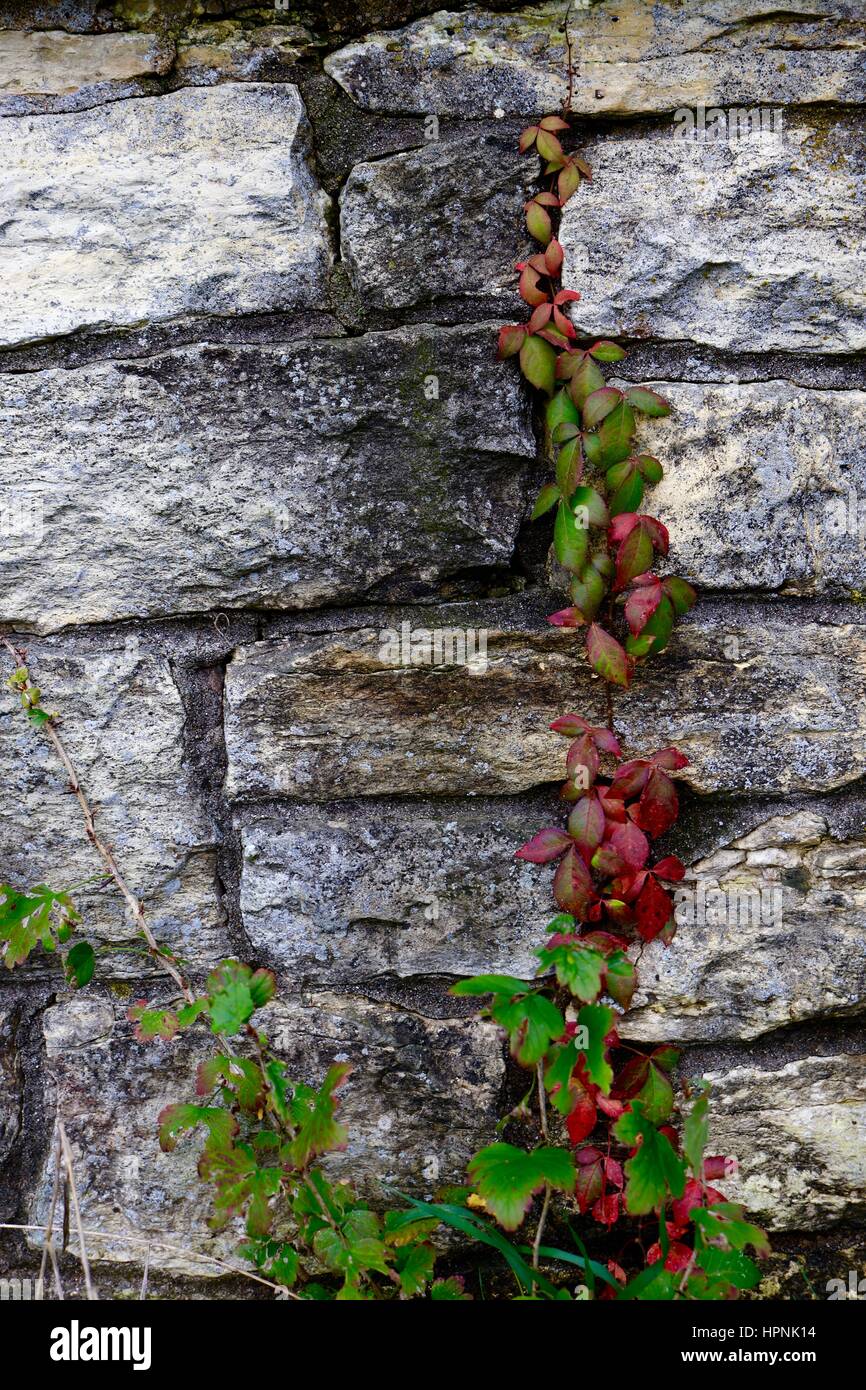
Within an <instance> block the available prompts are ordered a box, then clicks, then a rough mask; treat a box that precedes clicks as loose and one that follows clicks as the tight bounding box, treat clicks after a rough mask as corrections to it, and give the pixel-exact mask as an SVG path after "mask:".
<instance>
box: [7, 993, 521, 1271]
mask: <svg viewBox="0 0 866 1390" xmlns="http://www.w3.org/2000/svg"><path fill="white" fill-rule="evenodd" d="M259 1017H260V1018H261V1022H262V1026H264V1027H265V1028H266V1029H267V1031H268V1033H269V1035H270V1037H271V1040H272V1043H273V1045H274V1046H275V1048H276V1049H277V1050H278V1052H279V1053H280V1055H281V1056H283V1057H284V1058H285V1060H286V1061H287V1062H288V1064H289V1066H290V1067H291V1068H293V1069H294V1071H293V1074H294V1075H295V1076H296V1077H297V1079H298V1080H305V1081H307V1082H314V1081H318V1080H321V1077H322V1075H323V1074H324V1071H325V1070H326V1068H327V1067H329V1066H330V1065H331V1064H332V1063H333V1062H334V1061H335V1060H343V1061H349V1062H351V1063H353V1064H354V1070H353V1073H352V1075H351V1076H350V1078H349V1081H348V1082H347V1083H346V1085H345V1086H344V1088H343V1089H342V1091H341V1096H342V1097H343V1099H342V1103H341V1115H340V1117H341V1119H342V1120H343V1121H344V1122H345V1123H346V1124H347V1126H348V1127H349V1130H350V1135H351V1138H350V1142H349V1147H348V1149H347V1150H346V1151H345V1152H344V1153H342V1154H339V1155H333V1156H332V1158H329V1159H328V1160H327V1163H328V1166H329V1170H333V1171H334V1172H335V1173H340V1174H342V1175H345V1176H347V1177H348V1176H351V1178H352V1180H353V1181H355V1182H357V1183H358V1184H359V1185H360V1187H361V1188H362V1189H364V1190H367V1191H369V1192H371V1193H376V1194H377V1195H378V1196H380V1197H381V1196H382V1185H383V1184H385V1185H396V1186H398V1187H401V1188H404V1189H405V1188H409V1189H410V1190H412V1191H414V1192H416V1193H419V1194H423V1193H424V1192H429V1191H432V1190H433V1189H434V1188H435V1186H436V1185H437V1184H438V1183H440V1182H445V1181H447V1180H449V1179H451V1180H459V1179H460V1178H461V1177H462V1176H463V1172H464V1169H465V1164H466V1160H467V1159H468V1157H469V1156H470V1154H471V1153H472V1152H473V1151H474V1149H475V1148H476V1147H477V1146H478V1144H479V1143H481V1142H483V1141H484V1140H485V1139H486V1138H489V1136H490V1135H491V1134H492V1132H493V1127H494V1125H495V1122H496V1097H497V1093H498V1089H499V1085H500V1082H501V1078H502V1073H503V1062H502V1053H501V1047H500V1043H499V1040H498V1037H497V1036H496V1031H495V1029H494V1028H493V1027H492V1026H491V1025H489V1024H485V1023H481V1022H479V1021H478V1020H476V1019H467V1020H460V1019H456V1018H443V1019H428V1018H424V1017H422V1016H421V1015H419V1014H417V1013H415V1012H407V1011H406V1010H401V1009H398V1008H395V1007H393V1006H390V1005H384V1004H379V1003H375V1004H372V1003H369V1002H367V1001H366V1000H364V999H360V998H351V997H345V996H337V995H333V994H328V993H323V992H320V993H318V994H316V993H313V994H309V995H304V996H303V997H302V998H301V997H289V998H285V999H283V1000H281V1001H280V1002H279V1003H275V1004H273V1005H271V1006H270V1007H269V1009H268V1010H267V1011H266V1012H264V1013H262V1014H261V1015H260V1016H259ZM45 1039H46V1047H47V1058H48V1068H49V1073H50V1077H51V1084H52V1091H53V1097H52V1098H53V1100H54V1103H55V1104H56V1113H57V1114H58V1116H60V1117H61V1118H62V1119H63V1121H64V1123H65V1125H66V1129H67V1133H68V1135H69V1139H70V1143H71V1146H72V1150H73V1155H74V1162H75V1175H76V1183H77V1186H78V1192H79V1199H80V1201H81V1209H82V1216H83V1223H84V1226H85V1228H86V1229H88V1230H90V1231H93V1232H100V1233H103V1238H100V1236H98V1235H91V1236H89V1237H88V1254H89V1255H90V1258H91V1259H92V1260H95V1261H110V1262H127V1261H135V1260H137V1261H138V1262H139V1263H141V1262H142V1259H143V1254H144V1249H145V1248H146V1245H147V1242H148V1240H150V1241H151V1245H150V1260H151V1263H152V1265H153V1267H154V1268H160V1269H164V1270H168V1271H172V1272H174V1273H178V1274H198V1275H202V1274H219V1273H220V1272H221V1271H220V1270H219V1269H218V1268H217V1267H215V1266H208V1265H207V1264H202V1262H201V1261H200V1260H198V1259H196V1258H195V1254H196V1253H198V1254H199V1255H201V1254H212V1255H216V1256H218V1257H221V1258H226V1257H230V1256H231V1252H232V1251H233V1249H234V1248H235V1246H236V1245H237V1243H238V1241H239V1240H240V1239H241V1238H242V1235H243V1228H242V1225H241V1223H237V1224H235V1225H233V1226H231V1227H229V1228H228V1229H227V1231H226V1232H225V1233H224V1234H222V1235H219V1236H214V1235H213V1234H212V1233H210V1232H209V1231H208V1230H207V1226H206V1221H207V1218H208V1216H209V1215H210V1213H211V1210H212V1208H211V1203H210V1195H209V1191H208V1189H207V1188H206V1187H205V1185H204V1184H203V1183H200V1182H199V1181H198V1178H197V1176H196V1172H195V1158H196V1154H197V1152H198V1150H197V1148H196V1144H195V1140H194V1139H192V1140H190V1141H188V1142H187V1141H181V1142H180V1143H179V1145H178V1147H177V1149H176V1150H175V1151H174V1152H173V1153H171V1154H165V1153H162V1152H161V1151H160V1149H159V1146H158V1143H157V1125H156V1120H157V1116H158V1114H159V1112H160V1110H161V1109H162V1108H163V1106H165V1105H166V1104H169V1103H172V1102H175V1101H186V1100H189V1099H191V1098H192V1097H193V1095H194V1087H195V1072H196V1067H197V1064H198V1062H200V1061H201V1060H202V1059H203V1058H205V1057H207V1056H209V1055H210V1053H211V1051H212V1050H213V1048H212V1047H211V1045H210V1044H209V1043H208V1041H207V1038H206V1036H205V1035H204V1034H203V1033H198V1034H197V1035H196V1036H195V1037H194V1036H193V1035H191V1034H190V1035H186V1036H182V1037H181V1038H180V1039H177V1040H175V1042H173V1043H170V1044H168V1043H160V1042H155V1043H149V1044H146V1045H145V1044H138V1043H136V1042H135V1040H134V1039H133V1037H132V1025H131V1024H129V1023H128V1022H127V1021H126V1018H125V1010H124V1009H123V1007H122V1006H120V1005H117V1004H112V1003H111V1002H110V1000H108V999H107V998H104V997H98V996H95V995H92V994H91V995H79V996H74V997H72V998H65V999H63V1000H61V1002H60V1003H58V1004H57V1005H56V1006H55V1007H54V1008H51V1009H49V1010H48V1011H47V1013H46V1016H45ZM52 1181H53V1157H49V1158H48V1159H47V1161H46V1163H45V1166H44V1169H43V1171H42V1173H41V1174H40V1176H39V1178H38V1180H37V1182H36V1185H35V1189H34V1193H33V1197H32V1208H31V1209H32V1220H33V1221H34V1222H42V1223H44V1222H45V1220H46V1219H47V1214H48V1207H49V1204H50V1198H51V1186H52ZM109 1237H115V1238H116V1239H109ZM124 1237H130V1238H132V1239H129V1240H124V1239H123V1238H124ZM161 1242H167V1243H168V1245H169V1246H173V1247H175V1248H174V1249H169V1248H167V1247H166V1246H165V1245H163V1244H161ZM72 1246H73V1249H74V1248H75V1241H74V1238H73V1240H72ZM239 1263H241V1262H240V1261H238V1260H235V1264H239Z"/></svg>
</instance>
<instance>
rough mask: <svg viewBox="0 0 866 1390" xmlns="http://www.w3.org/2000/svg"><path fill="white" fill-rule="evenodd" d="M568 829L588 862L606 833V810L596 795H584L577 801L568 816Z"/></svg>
mask: <svg viewBox="0 0 866 1390" xmlns="http://www.w3.org/2000/svg"><path fill="white" fill-rule="evenodd" d="M568 830H569V834H570V835H572V836H573V837H574V839H575V842H576V844H577V847H578V849H579V850H580V852H581V854H582V855H583V857H584V859H585V860H586V862H587V864H588V863H589V861H590V859H591V858H592V856H593V854H594V853H595V851H596V850H597V849H598V847H599V845H600V844H601V841H602V837H603V835H604V811H603V810H602V809H601V806H600V805H599V803H598V798H597V797H596V796H593V795H592V794H590V795H589V796H582V797H581V799H580V801H578V802H576V803H575V806H574V809H573V810H572V812H571V815H570V816H569V818H568Z"/></svg>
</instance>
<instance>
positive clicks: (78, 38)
mask: <svg viewBox="0 0 866 1390" xmlns="http://www.w3.org/2000/svg"><path fill="white" fill-rule="evenodd" d="M173 56H174V53H173V49H172V48H171V46H169V45H166V44H164V43H162V42H161V41H160V40H159V39H158V38H157V36H156V35H155V34H88V35H80V34H67V33H64V32H63V31H62V30H60V29H56V30H52V31H49V32H47V33H45V32H36V33H22V32H20V31H16V30H7V31H6V32H5V33H0V102H2V101H3V100H4V98H8V97H14V96H43V95H50V96H54V95H57V96H60V95H65V94H68V93H72V92H77V91H80V90H81V89H82V88H89V87H96V86H101V85H102V84H103V83H112V84H113V83H118V82H124V81H128V80H129V79H130V78H135V77H149V76H153V75H156V74H161V73H164V72H167V70H168V69H169V68H170V67H171V62H172V58H173Z"/></svg>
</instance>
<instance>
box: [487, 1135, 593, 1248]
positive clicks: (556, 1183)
mask: <svg viewBox="0 0 866 1390" xmlns="http://www.w3.org/2000/svg"><path fill="white" fill-rule="evenodd" d="M469 1176H470V1178H471V1180H472V1183H473V1184H474V1186H475V1188H476V1190H477V1192H478V1195H479V1196H480V1197H482V1198H483V1200H484V1202H485V1205H486V1206H487V1209H488V1210H489V1211H490V1212H491V1213H492V1214H493V1216H495V1218H496V1220H497V1221H498V1222H499V1224H500V1225H501V1226H503V1227H504V1228H505V1230H506V1231H516V1230H517V1227H518V1226H519V1225H520V1223H521V1221H522V1220H523V1218H524V1216H525V1215H526V1213H527V1212H528V1210H529V1208H530V1205H531V1203H532V1198H533V1196H534V1195H535V1193H536V1192H540V1191H541V1189H542V1188H543V1187H544V1186H545V1185H546V1184H547V1185H549V1186H550V1187H552V1188H554V1189H555V1190H556V1191H557V1192H571V1191H572V1190H573V1189H574V1182H575V1171H574V1163H573V1161H572V1158H571V1155H570V1154H569V1153H568V1152H567V1151H566V1150H565V1149H555V1148H552V1147H549V1146H544V1147H542V1148H539V1149H534V1150H533V1151H532V1152H531V1153H525V1152H524V1150H522V1149H518V1148H515V1147H514V1145H513V1144H491V1145H489V1146H488V1147H487V1148H486V1149H481V1150H480V1151H479V1152H478V1153H477V1154H476V1155H475V1156H474V1158H472V1159H470V1161H469Z"/></svg>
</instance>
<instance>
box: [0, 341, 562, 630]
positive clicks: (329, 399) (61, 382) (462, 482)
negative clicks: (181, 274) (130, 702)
mask: <svg viewBox="0 0 866 1390" xmlns="http://www.w3.org/2000/svg"><path fill="white" fill-rule="evenodd" d="M494 342H495V338H494V334H493V330H492V327H484V326H479V327H477V328H467V329H455V330H448V329H435V328H423V327H422V328H417V329H401V330H398V331H395V332H393V333H388V334H371V335H369V336H367V337H362V338H356V339H352V340H347V341H343V342H341V341H339V340H338V341H335V342H330V343H329V342H319V343H304V342H302V343H299V344H296V345H286V346H284V347H279V348H241V349H236V350H234V349H224V348H210V347H193V348H189V349H184V350H181V351H179V352H176V353H170V354H167V355H165V356H162V357H157V358H153V359H149V360H147V361H144V362H135V363H107V364H100V365H97V366H93V367H87V368H84V369H82V370H81V371H75V372H70V371H64V370H51V371H47V372H41V373H34V374H29V375H26V376H25V375H19V376H11V375H9V376H6V377H2V376H0V392H2V398H3V401H4V403H5V409H4V408H3V406H0V431H2V433H3V435H4V438H5V440H6V441H7V448H8V450H9V453H8V454H7V456H6V463H5V465H4V477H3V481H4V483H5V484H6V489H4V494H5V499H7V500H8V505H10V506H11V505H12V504H13V503H14V502H15V500H16V499H21V498H27V499H30V500H31V501H32V504H33V506H34V507H35V508H36V511H34V512H33V515H34V516H36V515H37V512H38V515H40V516H41V518H42V530H43V534H42V539H41V543H40V544H36V535H35V532H34V528H33V527H30V528H29V529H27V530H24V531H23V533H22V534H21V535H19V536H18V537H13V539H12V541H11V543H10V544H9V545H8V549H6V551H5V554H4V556H3V557H2V559H0V592H2V600H0V616H2V618H3V619H5V620H6V621H15V622H22V623H26V624H27V625H28V626H30V627H34V628H37V629H41V630H43V631H44V630H53V629H56V628H58V627H60V626H62V625H63V624H66V623H70V622H98V621H102V620H105V619H109V618H120V617H126V616H129V615H139V616H149V615H152V614H162V613H168V612H175V613H185V612H195V611H200V610H202V609H204V610H207V609H211V608H214V607H218V606H220V605H225V606H238V605H240V604H244V603H246V604H249V605H251V606H256V607H262V606H269V607H277V608H298V607H304V606H308V605H315V604H318V603H326V602H334V601H335V600H337V599H347V598H357V597H360V596H362V595H364V594H366V593H368V592H371V591H375V590H376V588H377V586H379V587H381V586H386V585H388V584H391V585H392V586H393V585H399V584H403V585H404V586H412V585H416V586H417V585H419V584H420V585H422V586H423V585H424V584H427V585H428V586H429V585H430V583H431V582H432V581H434V580H435V579H437V578H438V577H440V576H441V575H443V574H447V573H450V572H453V571H455V570H459V569H461V568H464V567H471V566H476V565H497V564H499V565H503V564H507V563H508V561H509V559H510V557H511V553H512V549H513V546H514V540H515V536H516V534H517V529H518V526H519V524H520V520H521V518H522V516H523V513H524V508H525V505H526V499H527V495H528V484H527V464H528V461H529V460H530V459H532V458H533V457H534V454H535V442H534V439H533V437H532V433H531V431H530V429H529V422H528V415H527V411H526V408H525V405H524V404H523V399H522V396H521V394H520V388H519V385H518V382H517V380H516V379H515V378H514V377H513V376H511V374H510V373H505V372H500V371H499V370H498V368H497V365H496V363H495V362H494V361H493V354H492V351H491V345H492V344H493V343H494ZM58 410H60V411H61V412H62V417H63V421H64V424H63V430H62V433H60V432H59V431H58V421H57V415H58ZM34 479H37V480H38V481H36V482H34ZM28 515H29V513H28ZM34 524H35V523H34Z"/></svg>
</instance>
